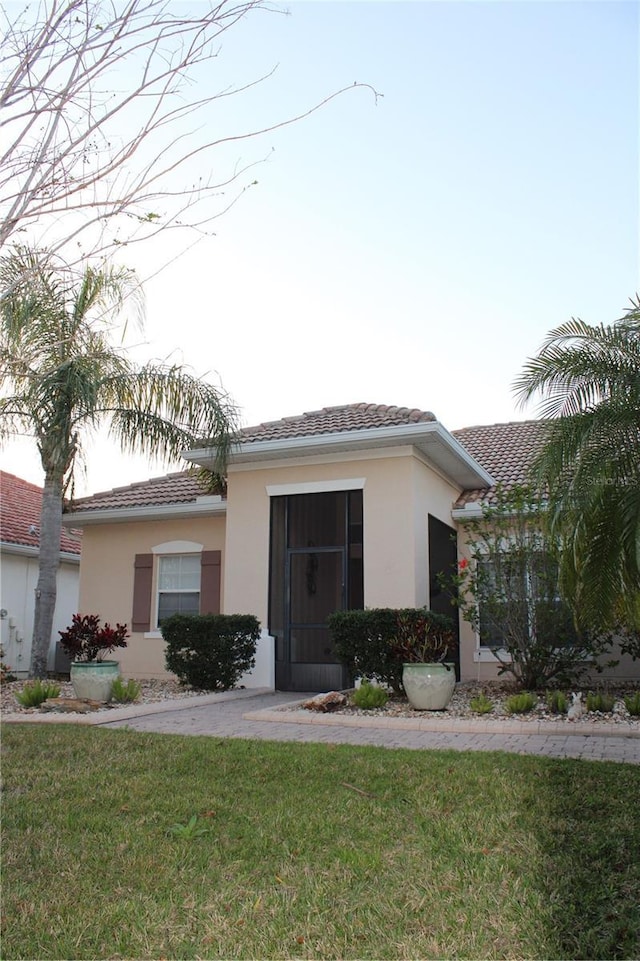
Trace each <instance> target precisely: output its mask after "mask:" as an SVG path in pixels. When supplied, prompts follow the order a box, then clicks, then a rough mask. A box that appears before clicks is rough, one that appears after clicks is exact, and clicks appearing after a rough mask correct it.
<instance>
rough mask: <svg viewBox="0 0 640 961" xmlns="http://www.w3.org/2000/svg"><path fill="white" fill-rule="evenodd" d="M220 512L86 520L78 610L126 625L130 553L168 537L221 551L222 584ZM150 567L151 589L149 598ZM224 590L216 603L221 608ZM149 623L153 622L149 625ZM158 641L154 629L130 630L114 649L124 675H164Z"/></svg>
mask: <svg viewBox="0 0 640 961" xmlns="http://www.w3.org/2000/svg"><path fill="white" fill-rule="evenodd" d="M224 539H225V519H224V516H220V515H218V516H212V517H207V518H185V519H176V520H162V521H141V522H134V523H122V524H97V525H87V526H86V527H85V528H84V532H83V536H82V563H81V566H80V594H79V602H78V604H79V610H80V612H81V613H83V614H98V615H99V616H100V617H101V618H102V620H103V622H104V621H105V620H108V621H109V622H110V623H114V622H116V623H121V624H128V625H129V627H131V614H132V609H133V575H134V566H133V565H134V559H135V555H136V554H148V553H151V552H152V550H153V548H154V547H156V546H157V545H159V544H164V543H167V542H169V541H174V540H175V541H192V542H195V543H197V544H202V545H203V549H204V550H219V551H222V565H223V571H222V584H223V589H224ZM155 591H156V571H155V570H154V576H153V587H152V594H153V596H154V597H155ZM223 605H224V594H223V596H222V599H221V607H222V610H224V606H223ZM152 626H153V625H152ZM164 649H165V645H164V641H163V640H162V637H161V635H160V632H159V631H157V630H150V631H148V632H146V633H145V634H142V633H135V634H132V636H131V638H130V640H129V643H128V646H127V647H126V648H124V649H123V650H121V651H120V650H118V651H117V652H115V653H114V657H115V658H117V660H118V661H120V670H121V673H122V675H123V676H124V677H133V678H136V677H138V678H140V677H144V678H153V677H167V676H169V675H168V673H167V670H166V667H165V663H164Z"/></svg>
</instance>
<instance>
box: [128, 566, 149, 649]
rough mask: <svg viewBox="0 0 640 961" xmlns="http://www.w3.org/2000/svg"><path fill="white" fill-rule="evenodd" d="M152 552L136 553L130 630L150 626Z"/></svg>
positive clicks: (134, 630) (135, 631)
mask: <svg viewBox="0 0 640 961" xmlns="http://www.w3.org/2000/svg"><path fill="white" fill-rule="evenodd" d="M152 576H153V554H136V560H135V564H134V576H133V614H132V615H131V630H132V631H133V632H134V633H138V632H140V631H148V630H149V628H150V627H151V579H152Z"/></svg>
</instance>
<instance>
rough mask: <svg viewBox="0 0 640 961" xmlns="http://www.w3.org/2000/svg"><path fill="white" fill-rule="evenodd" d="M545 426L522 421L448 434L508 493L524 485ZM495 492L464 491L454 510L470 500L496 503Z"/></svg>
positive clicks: (540, 422)
mask: <svg viewBox="0 0 640 961" xmlns="http://www.w3.org/2000/svg"><path fill="white" fill-rule="evenodd" d="M545 426H546V423H545V421H542V420H524V421H511V422H510V423H506V424H490V425H489V426H486V427H463V428H462V430H454V431H452V432H451V433H452V434H453V436H454V437H455V438H456V440H457V441H459V442H460V443H461V444H462V445H463V447H465V448H466V449H467V450H468V451H469V453H470V454H471V456H472V457H473V458H475V460H477V461H478V463H479V464H482V466H483V467H484V468H485V469H486V470H488V471H489V473H490V474H491V476H492V477H493V478H494V479H495V481H496V483H497V484H501V485H502V486H503V487H504V488H506V489H507V490H509V489H510V488H511V487H513V486H514V485H517V484H523V483H525V482H526V479H527V472H528V470H529V467H530V465H531V462H532V461H533V458H534V457H535V455H536V453H537V451H538V450H539V449H540V445H541V443H542V439H543V435H544V429H545ZM495 491H496V488H495V487H490V488H489V489H488V490H474V491H464V493H463V494H461V495H460V497H459V498H458V500H457V501H456V504H455V507H464V506H465V504H467V503H470V502H473V501H478V502H482V503H486V504H492V503H495V500H496V497H495Z"/></svg>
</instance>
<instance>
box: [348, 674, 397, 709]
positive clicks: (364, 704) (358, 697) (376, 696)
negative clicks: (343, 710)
mask: <svg viewBox="0 0 640 961" xmlns="http://www.w3.org/2000/svg"><path fill="white" fill-rule="evenodd" d="M351 700H352V701H353V703H354V704H355V706H356V707H357V708H360V710H362V711H373V710H374V709H375V708H377V707H384V706H385V704H386V703H387V701H388V700H389V695H388V694H387V692H386V691H385V690H384V688H382V687H378V686H377V685H376V684H372V683H371V681H367V680H364V681H362V683H361V684H360V687H359V688H357V690H355V691H354V692H353V694H352V696H351Z"/></svg>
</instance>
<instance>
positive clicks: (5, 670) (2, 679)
mask: <svg viewBox="0 0 640 961" xmlns="http://www.w3.org/2000/svg"><path fill="white" fill-rule="evenodd" d="M3 657H4V648H3V647H2V645H1V644H0V684H8V683H9V681H15V679H16V676H15V674H12V673H11V668H10V667H9V666H8V665H7V664H5V663H4V661H3V660H2V658H3Z"/></svg>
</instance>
